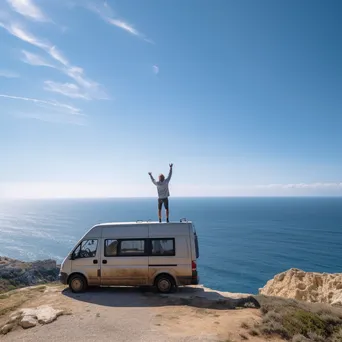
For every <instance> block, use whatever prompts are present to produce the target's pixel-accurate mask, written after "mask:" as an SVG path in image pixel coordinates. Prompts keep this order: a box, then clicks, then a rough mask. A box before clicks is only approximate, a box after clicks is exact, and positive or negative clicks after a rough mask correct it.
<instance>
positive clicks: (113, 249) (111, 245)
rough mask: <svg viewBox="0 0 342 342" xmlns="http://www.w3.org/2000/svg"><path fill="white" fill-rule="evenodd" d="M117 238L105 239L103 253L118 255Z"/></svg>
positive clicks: (110, 255) (108, 255)
mask: <svg viewBox="0 0 342 342" xmlns="http://www.w3.org/2000/svg"><path fill="white" fill-rule="evenodd" d="M118 244H119V241H118V240H105V250H104V255H105V256H106V257H112V256H117V255H118Z"/></svg>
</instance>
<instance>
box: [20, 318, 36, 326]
mask: <svg viewBox="0 0 342 342" xmlns="http://www.w3.org/2000/svg"><path fill="white" fill-rule="evenodd" d="M37 323H38V321H37V319H36V318H35V317H33V316H24V317H23V318H22V319H21V320H20V325H21V326H22V327H23V328H24V329H28V328H32V327H35V326H36V325H37Z"/></svg>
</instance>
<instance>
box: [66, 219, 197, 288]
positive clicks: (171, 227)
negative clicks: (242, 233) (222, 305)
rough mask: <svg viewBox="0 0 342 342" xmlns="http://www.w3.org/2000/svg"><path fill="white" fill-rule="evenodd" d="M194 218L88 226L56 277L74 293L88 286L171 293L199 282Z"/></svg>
mask: <svg viewBox="0 0 342 342" xmlns="http://www.w3.org/2000/svg"><path fill="white" fill-rule="evenodd" d="M198 257H199V248H198V240H197V235H196V230H195V227H194V225H193V224H192V222H189V221H187V220H185V219H183V220H181V221H180V222H171V223H157V222H142V221H138V222H130V223H129V222H125V223H103V224H98V225H96V226H94V227H92V228H91V229H90V230H89V231H88V232H87V233H86V234H85V235H84V236H83V237H82V238H81V239H80V240H79V241H78V243H77V244H76V246H75V247H74V248H73V249H72V250H71V252H70V253H69V255H68V256H67V257H66V258H65V259H64V261H63V263H62V265H61V269H60V280H61V282H62V283H63V284H68V285H69V287H70V289H71V290H72V291H73V292H82V291H84V290H85V289H86V288H87V286H115V285H117V286H143V285H151V286H156V287H157V289H158V290H159V291H160V292H163V293H167V292H171V291H172V290H173V289H174V288H176V287H177V286H179V285H191V284H198V281H199V280H198V275H197V264H196V259H197V258H198Z"/></svg>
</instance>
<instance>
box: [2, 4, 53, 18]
mask: <svg viewBox="0 0 342 342" xmlns="http://www.w3.org/2000/svg"><path fill="white" fill-rule="evenodd" d="M7 2H8V3H9V4H10V5H11V7H12V9H13V10H14V11H16V12H17V13H19V14H21V15H23V16H24V17H26V18H29V19H32V20H35V21H43V22H45V21H49V18H48V17H47V16H46V15H45V14H44V13H43V11H42V10H41V9H40V8H39V7H38V6H37V5H35V4H34V2H33V1H32V0H7Z"/></svg>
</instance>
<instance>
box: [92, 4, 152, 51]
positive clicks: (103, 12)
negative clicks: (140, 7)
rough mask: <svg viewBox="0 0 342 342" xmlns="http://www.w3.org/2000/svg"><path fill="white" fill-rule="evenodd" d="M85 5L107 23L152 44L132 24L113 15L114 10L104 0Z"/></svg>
mask: <svg viewBox="0 0 342 342" xmlns="http://www.w3.org/2000/svg"><path fill="white" fill-rule="evenodd" d="M86 7H87V8H88V9H89V10H91V11H92V12H94V13H96V14H98V15H99V16H100V17H101V18H102V19H103V20H104V21H105V22H107V23H108V24H110V25H113V26H116V27H118V28H120V29H122V30H124V31H126V32H128V33H130V34H132V35H134V36H136V37H139V38H141V39H143V40H144V41H146V42H147V43H150V44H154V42H153V41H152V40H151V39H149V38H147V37H146V36H145V35H144V34H143V33H141V32H139V31H138V30H137V29H136V28H135V27H134V26H133V25H131V24H129V23H128V22H126V21H125V20H123V19H121V18H117V17H114V15H113V13H114V12H113V10H112V9H111V8H110V6H109V5H108V3H107V2H106V1H105V2H103V3H102V4H101V5H98V6H96V5H95V3H87V5H86Z"/></svg>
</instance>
